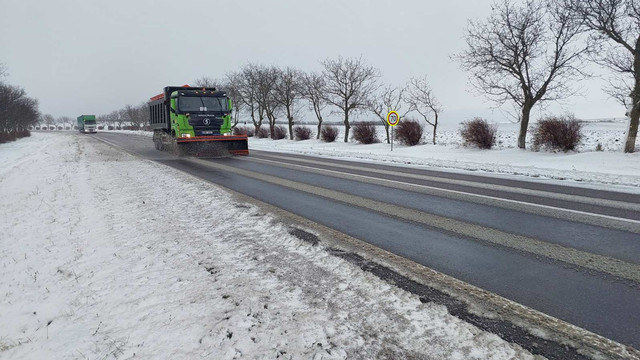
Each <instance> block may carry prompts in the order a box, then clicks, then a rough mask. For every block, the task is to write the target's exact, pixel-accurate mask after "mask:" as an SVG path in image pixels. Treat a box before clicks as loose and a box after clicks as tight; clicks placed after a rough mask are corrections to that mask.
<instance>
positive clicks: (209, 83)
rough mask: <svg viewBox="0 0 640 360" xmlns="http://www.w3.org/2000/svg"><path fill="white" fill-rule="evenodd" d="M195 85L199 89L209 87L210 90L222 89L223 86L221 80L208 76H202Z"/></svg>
mask: <svg viewBox="0 0 640 360" xmlns="http://www.w3.org/2000/svg"><path fill="white" fill-rule="evenodd" d="M193 84H194V86H197V87H208V88H216V89H220V88H221V85H222V84H221V82H220V81H219V80H216V79H214V78H211V77H208V76H202V77H200V78H198V79H196V80H195V81H194V82H193Z"/></svg>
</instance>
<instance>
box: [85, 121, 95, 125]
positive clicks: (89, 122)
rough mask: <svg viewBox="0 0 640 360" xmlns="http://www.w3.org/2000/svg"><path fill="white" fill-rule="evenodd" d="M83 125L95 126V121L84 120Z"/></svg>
mask: <svg viewBox="0 0 640 360" xmlns="http://www.w3.org/2000/svg"><path fill="white" fill-rule="evenodd" d="M84 123H85V124H86V125H95V124H96V121H95V120H85V121H84Z"/></svg>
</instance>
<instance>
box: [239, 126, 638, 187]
mask: <svg viewBox="0 0 640 360" xmlns="http://www.w3.org/2000/svg"><path fill="white" fill-rule="evenodd" d="M516 125H517V124H500V126H499V127H498V129H499V134H500V137H499V139H498V141H499V144H498V145H497V146H496V148H495V149H493V150H479V149H476V148H470V147H464V146H462V145H461V142H462V140H461V138H460V135H459V133H458V131H457V130H456V127H455V126H456V124H453V125H443V126H442V129H441V130H440V132H439V136H438V145H432V144H424V145H418V146H413V147H409V146H402V145H399V144H395V145H394V148H393V152H391V151H390V146H389V145H388V144H386V143H379V144H372V145H361V144H356V143H353V142H349V143H344V142H342V141H340V140H341V139H342V136H338V140H337V141H336V142H334V143H325V142H322V141H319V140H315V139H312V140H304V141H292V140H278V141H274V140H271V139H258V138H249V149H250V151H251V150H264V151H276V152H286V153H296V154H304V155H312V156H321V157H332V158H339V159H347V160H356V161H365V162H384V163H392V164H400V165H406V166H417V167H422V168H425V167H430V168H438V169H448V170H453V171H461V170H462V171H474V172H484V173H487V174H505V175H522V176H528V177H534V178H547V179H556V180H571V181H575V182H581V183H591V184H607V185H623V186H629V187H633V188H635V189H629V190H630V191H634V192H636V191H637V189H638V188H639V187H640V152H637V153H634V154H624V153H622V152H621V146H622V143H621V139H623V138H624V136H623V133H624V125H625V124H624V123H610V122H606V123H595V124H587V125H585V130H584V139H583V143H582V145H581V146H580V148H579V150H580V151H579V152H569V153H552V152H548V151H540V152H534V151H530V150H526V151H523V150H520V149H517V148H515V143H516V141H515V139H516V134H517V127H516ZM382 129H383V128H382V127H379V128H378V135H379V137H380V138H381V134H383V130H382ZM314 131H315V130H314ZM429 136H430V135H425V138H429ZM597 144H601V145H602V146H603V148H604V149H605V150H606V151H594V149H595V148H596V146H597Z"/></svg>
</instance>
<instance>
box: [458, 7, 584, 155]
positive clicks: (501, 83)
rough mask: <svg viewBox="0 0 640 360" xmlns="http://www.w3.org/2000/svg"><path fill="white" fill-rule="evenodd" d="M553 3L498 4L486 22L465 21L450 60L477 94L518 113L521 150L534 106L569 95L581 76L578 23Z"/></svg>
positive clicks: (581, 52)
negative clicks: (460, 44) (462, 45)
mask: <svg viewBox="0 0 640 360" xmlns="http://www.w3.org/2000/svg"><path fill="white" fill-rule="evenodd" d="M557 2H558V0H543V1H539V0H526V1H525V2H524V4H522V5H519V4H515V3H514V2H512V1H511V0H500V1H499V2H497V3H495V4H494V5H493V7H492V12H491V15H490V16H489V18H488V19H487V20H486V21H484V22H474V21H470V22H469V27H468V29H467V35H466V42H467V49H466V50H465V51H464V52H462V53H461V54H458V55H455V56H454V58H455V59H457V60H458V61H459V62H460V64H461V66H462V68H463V69H464V70H467V71H470V72H471V83H472V85H473V86H474V87H475V88H476V89H477V90H478V91H479V92H481V93H484V94H485V95H486V96H487V97H488V98H489V99H491V100H493V101H495V102H496V103H498V104H500V105H502V104H504V103H506V102H513V103H515V104H516V105H517V107H518V108H519V109H520V113H521V117H520V134H519V136H518V147H519V148H521V149H524V148H525V141H526V135H527V128H528V126H529V118H530V114H531V109H532V108H533V107H534V105H536V104H538V103H543V102H546V101H556V100H560V99H564V98H567V97H569V96H571V95H572V94H573V92H572V91H571V87H570V85H571V83H572V82H573V81H575V80H577V79H578V78H580V77H581V76H582V75H584V74H583V73H582V71H581V68H582V64H583V59H584V56H583V55H585V53H586V48H585V47H584V46H580V45H579V44H580V42H579V40H580V39H579V35H580V34H581V30H580V23H579V22H578V21H575V18H574V17H573V16H571V14H570V12H569V11H568V9H567V8H566V7H562V6H557Z"/></svg>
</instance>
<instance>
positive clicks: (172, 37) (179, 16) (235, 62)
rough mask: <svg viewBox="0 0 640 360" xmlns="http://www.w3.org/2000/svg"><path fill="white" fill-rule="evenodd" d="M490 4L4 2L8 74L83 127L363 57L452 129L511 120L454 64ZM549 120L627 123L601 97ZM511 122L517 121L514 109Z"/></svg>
mask: <svg viewBox="0 0 640 360" xmlns="http://www.w3.org/2000/svg"><path fill="white" fill-rule="evenodd" d="M490 3H491V1H490V0H448V1H419V0H411V1H410V0H395V1H382V0H316V1H307V0H270V1H266V0H244V1H243V0H228V1H218V0H209V1H207V0H180V1H176V0H171V1H164V0H153V1H152V0H126V1H125V0H101V1H94V0H56V1H51V0H0V5H1V9H2V10H1V12H0V49H1V50H0V63H4V64H5V65H6V66H7V68H8V70H9V76H8V77H7V78H6V81H7V82H9V83H12V84H15V85H20V86H22V87H24V88H25V90H26V91H27V92H28V94H29V95H30V96H33V97H36V98H38V100H39V101H40V109H41V111H42V112H43V113H51V114H52V115H54V116H56V117H58V116H62V115H66V116H72V117H76V116H78V115H80V114H88V113H93V114H103V113H107V112H110V111H112V110H115V109H119V108H121V107H123V106H124V105H126V104H139V103H141V102H143V101H146V100H148V99H149V97H151V96H153V95H155V94H157V93H159V92H160V91H161V89H162V88H163V87H164V86H166V85H182V84H186V83H192V82H193V80H194V79H197V78H199V77H201V76H205V75H206V76H210V77H222V76H223V75H224V74H225V73H226V72H229V71H235V70H238V69H239V68H240V67H241V66H242V65H244V64H246V63H248V62H257V63H264V64H274V65H281V66H287V65H291V66H296V67H298V68H300V69H302V70H305V71H310V70H320V69H321V64H320V61H322V60H324V59H327V58H336V57H338V56H340V55H341V56H343V57H360V56H362V57H363V58H364V59H365V60H366V61H367V62H368V63H369V64H371V65H373V66H375V67H377V68H379V69H380V71H381V72H382V74H383V75H384V77H383V79H382V80H383V81H384V82H386V83H392V84H397V85H403V84H404V83H405V82H406V81H407V79H408V78H410V77H411V76H420V75H423V74H426V75H427V76H428V78H429V80H430V83H431V86H432V88H433V90H434V92H435V94H436V96H437V97H438V98H439V99H440V101H441V102H442V104H443V105H444V108H445V113H444V114H443V116H442V118H441V119H442V121H455V122H460V121H463V120H466V119H468V118H471V117H473V116H477V115H482V116H485V117H487V118H488V119H490V120H493V121H505V120H506V115H505V112H504V111H502V110H491V104H490V103H489V102H488V101H487V100H486V99H485V98H483V97H482V96H479V95H477V94H476V93H474V92H472V91H471V88H470V87H469V85H468V78H467V74H466V73H464V72H462V71H461V70H460V69H459V66H458V64H457V63H455V62H453V61H452V60H451V59H450V55H451V54H453V53H456V52H459V51H461V50H462V49H463V48H464V41H463V34H464V30H465V27H466V24H467V21H468V19H482V18H485V17H486V16H487V15H488V13H489V11H490ZM602 86H603V81H602V80H598V79H591V80H588V81H584V82H583V83H581V85H580V88H581V89H582V90H583V92H584V93H585V96H583V97H577V98H572V99H570V100H569V101H568V102H566V103H565V104H564V105H562V106H556V105H554V106H552V107H550V108H549V109H548V110H547V111H554V112H559V111H564V110H568V111H572V112H574V113H575V114H576V115H577V116H578V117H582V118H603V117H607V118H609V117H621V116H624V111H625V110H624V108H623V107H622V106H620V105H619V104H617V103H616V102H615V101H613V100H612V99H609V98H608V96H607V95H606V94H605V93H604V92H603V91H602V90H601V88H602ZM505 110H509V109H508V108H507V109H505Z"/></svg>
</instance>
